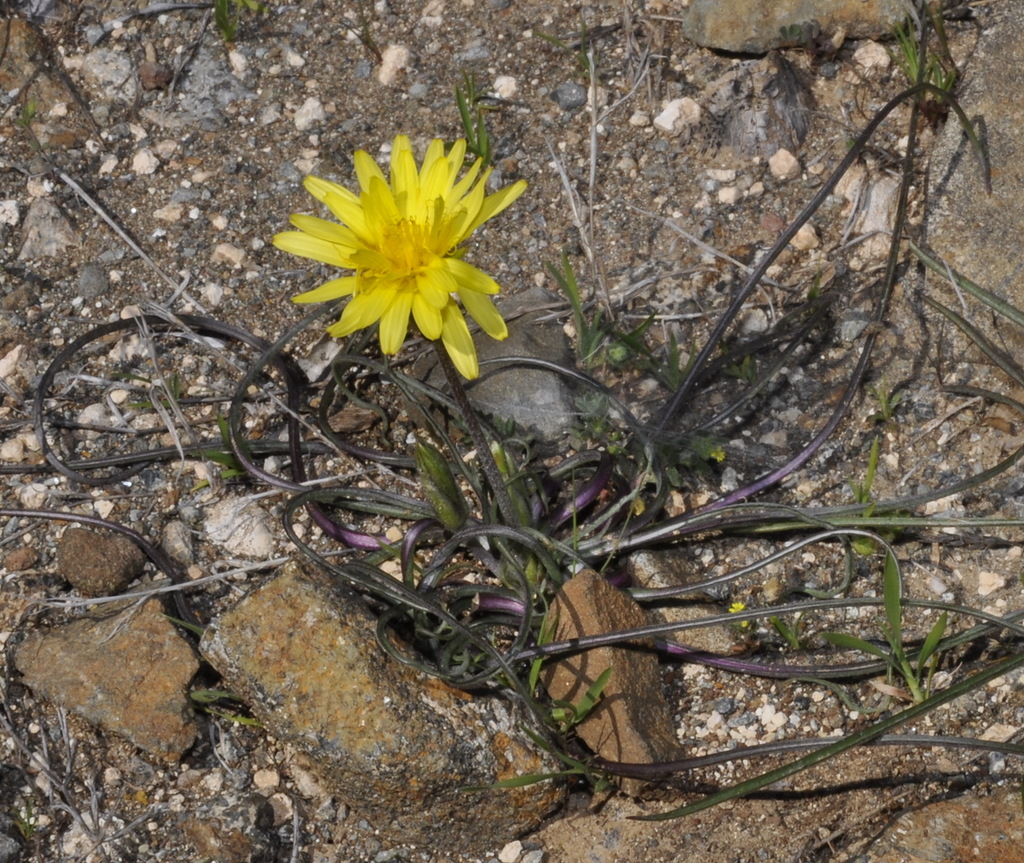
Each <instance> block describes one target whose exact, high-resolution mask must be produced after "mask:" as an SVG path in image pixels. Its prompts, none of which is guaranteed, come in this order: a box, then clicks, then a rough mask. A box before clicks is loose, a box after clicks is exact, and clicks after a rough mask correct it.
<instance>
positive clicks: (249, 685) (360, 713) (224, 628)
mask: <svg viewBox="0 0 1024 863" xmlns="http://www.w3.org/2000/svg"><path fill="white" fill-rule="evenodd" d="M375 625H376V621H375V618H374V616H373V615H372V614H371V613H370V612H369V610H368V609H367V608H366V606H365V605H364V603H363V602H362V600H361V599H360V598H359V597H358V596H356V595H355V594H353V593H352V592H351V591H348V590H346V589H345V588H343V587H341V586H339V585H338V584H337V583H336V582H335V581H331V580H330V579H329V578H328V576H326V575H325V574H322V573H320V572H317V571H313V570H311V569H309V570H307V569H304V568H303V566H302V565H300V564H299V563H298V562H295V563H291V564H288V565H287V566H285V567H284V568H283V569H282V570H281V572H280V573H279V574H278V575H276V576H275V577H274V578H273V579H272V580H271V581H269V582H268V583H266V584H264V585H263V586H262V587H259V588H257V589H256V590H254V591H253V592H251V593H250V594H249V595H248V596H246V597H245V598H244V599H243V600H242V601H241V602H240V603H239V604H238V605H237V606H236V607H235V608H234V609H232V610H231V611H229V612H228V613H227V614H225V615H223V616H222V617H221V618H220V619H219V620H217V621H216V622H215V623H213V624H212V625H211V626H210V627H209V628H208V629H207V630H206V633H205V635H204V636H203V640H202V644H201V650H202V652H203V654H204V655H205V657H206V658H207V659H208V660H209V661H210V662H211V663H212V664H213V665H214V667H216V668H217V669H218V670H219V671H220V672H221V673H222V674H223V675H224V677H225V683H226V686H227V688H229V689H230V690H231V691H232V692H234V693H236V694H238V695H239V696H241V697H243V698H244V699H246V700H247V701H248V703H249V706H250V709H251V710H252V711H253V713H254V714H255V716H256V718H257V719H259V720H260V722H261V723H263V725H264V726H265V727H266V728H267V730H268V731H269V732H270V733H271V734H273V735H274V737H275V738H277V739H278V740H280V741H282V742H286V743H289V744H291V745H292V746H293V747H294V748H295V749H296V750H298V751H299V752H300V753H302V754H303V755H304V756H305V757H306V759H307V765H306V767H307V769H309V770H310V771H313V772H314V773H315V774H316V777H317V780H318V781H319V782H320V783H321V784H322V785H323V786H324V787H325V788H326V789H328V790H329V791H330V792H331V793H332V794H335V795H337V796H338V797H339V798H340V799H342V800H343V801H345V802H346V803H347V804H349V805H350V806H352V807H353V808H354V809H356V810H357V811H358V812H360V813H363V814H365V817H367V818H368V819H369V820H370V822H371V823H372V824H373V825H374V826H375V827H376V828H378V829H379V830H380V831H381V833H382V834H386V835H387V837H388V839H389V840H392V841H400V842H411V843H414V844H417V845H421V846H425V847H428V848H438V847H446V848H458V849H459V851H460V852H462V853H465V854H473V853H484V852H487V851H494V850H496V849H498V848H500V847H502V846H503V845H504V844H505V842H507V841H508V839H509V837H511V836H515V835H518V834H521V833H523V832H525V831H527V830H530V829H532V828H534V827H536V826H537V825H538V824H539V823H540V821H541V820H542V818H543V817H544V816H545V815H546V814H547V813H548V812H549V811H550V810H551V809H552V808H554V807H555V806H556V805H557V804H558V803H559V802H560V799H561V796H562V792H561V789H560V788H559V787H558V786H556V785H554V784H553V783H548V782H542V783H536V784H532V785H528V786H526V787H523V788H513V789H495V790H487V791H481V792H467V791H466V790H465V789H466V788H467V787H472V786H487V785H491V784H493V783H494V782H495V781H498V780H501V779H506V778H510V777H514V776H517V775H521V774H529V773H538V772H545V771H550V770H557V769H558V768H557V766H556V765H555V764H554V763H553V762H552V761H551V760H550V759H548V758H546V757H544V756H543V753H541V752H538V750H537V747H536V746H534V745H533V744H532V742H531V741H529V739H528V738H527V737H526V736H525V735H524V734H523V733H522V731H521V726H522V725H524V724H527V723H528V719H527V717H525V716H523V715H521V714H519V713H517V712H516V710H515V709H514V708H513V707H512V706H510V705H509V704H508V703H507V702H505V701H504V700H502V699H500V698H495V697H478V698H474V697H471V696H470V695H468V694H466V693H463V692H459V691H456V690H453V689H451V688H450V687H448V686H446V685H445V684H443V683H441V682H439V681H437V680H436V679H434V678H432V677H429V676H427V675H425V674H423V673H420V672H418V671H415V670H414V669H412V668H410V667H408V666H404V665H401V664H399V663H397V662H393V661H391V660H390V659H388V658H386V657H385V656H384V655H383V654H382V652H381V650H380V648H379V647H378V646H377V642H376V637H375ZM425 811H429V813H430V817H429V818H424V817H423V813H424V812H425Z"/></svg>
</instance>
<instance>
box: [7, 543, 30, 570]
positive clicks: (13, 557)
mask: <svg viewBox="0 0 1024 863" xmlns="http://www.w3.org/2000/svg"><path fill="white" fill-rule="evenodd" d="M38 560H39V554H38V552H37V551H36V550H35V549H34V548H32V547H31V546H29V545H23V546H22V547H21V548H16V549H14V551H11V552H8V553H7V554H6V555H4V560H3V567H4V569H6V570H7V571H8V572H24V571H25V570H26V569H31V568H32V567H33V566H35V565H36V561H38Z"/></svg>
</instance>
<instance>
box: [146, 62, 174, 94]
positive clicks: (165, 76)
mask: <svg viewBox="0 0 1024 863" xmlns="http://www.w3.org/2000/svg"><path fill="white" fill-rule="evenodd" d="M173 79H174V70H173V69H171V67H170V66H168V65H167V64H166V63H157V62H155V61H152V60H144V61H143V62H141V63H140V64H139V83H140V84H141V85H142V89H143V90H163V89H165V88H166V87H167V85H168V84H170V83H171V81H172V80H173Z"/></svg>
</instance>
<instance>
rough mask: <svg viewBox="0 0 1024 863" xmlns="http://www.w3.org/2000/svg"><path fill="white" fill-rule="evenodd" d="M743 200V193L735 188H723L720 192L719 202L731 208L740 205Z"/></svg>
mask: <svg viewBox="0 0 1024 863" xmlns="http://www.w3.org/2000/svg"><path fill="white" fill-rule="evenodd" d="M742 198H743V193H742V192H741V191H740V190H739V189H737V188H736V187H735V186H723V187H722V188H721V189H719V190H718V202H719V203H720V204H725V205H726V206H727V207H731V206H733V205H734V204H738V203H739V202H740V200H741V199H742Z"/></svg>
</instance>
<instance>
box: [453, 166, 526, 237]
mask: <svg viewBox="0 0 1024 863" xmlns="http://www.w3.org/2000/svg"><path fill="white" fill-rule="evenodd" d="M525 191H526V180H519V181H518V182H516V183H513V184H512V185H511V186H505V188H504V189H500V190H499V191H497V192H495V193H494V194H493V195H488V196H487V197H486V198H485V199H484V202H483V205H482V206H481V207H480V210H479V212H478V213H477V215H476V219H475V220H474V221H473V222H472V223H471V224H470V225H469V226H468V227H467V228H466V229H465V235H466V236H467V237H468V236H469V235H470V234H472V233H473V231H475V230H476V229H477V228H479V227H480V226H481V225H482V224H483V223H484V222H486V221H487V220H488V219H491V218H494V216H496V215H498V213H500V212H501V211H502V210H504V209H505V208H506V207H508V206H509V205H510V204H511V203H513V202H514V201H515V200H516V198H518V197H519V196H520V195H521V194H523V192H525Z"/></svg>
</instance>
